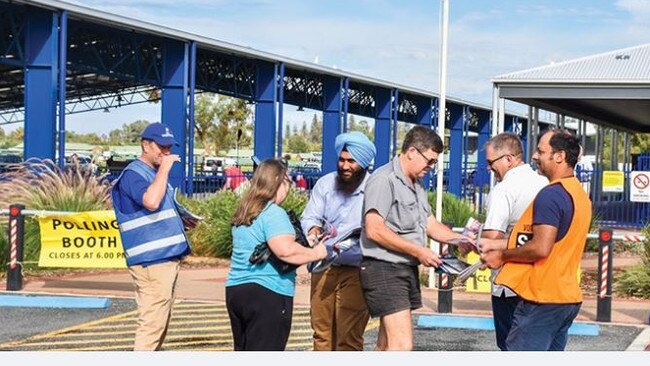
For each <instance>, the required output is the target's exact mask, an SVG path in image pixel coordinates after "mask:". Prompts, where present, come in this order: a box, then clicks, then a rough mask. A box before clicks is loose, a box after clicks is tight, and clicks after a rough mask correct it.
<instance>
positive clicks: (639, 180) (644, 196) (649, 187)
mask: <svg viewBox="0 0 650 366" xmlns="http://www.w3.org/2000/svg"><path fill="white" fill-rule="evenodd" d="M630 183H631V184H630V201H632V202H650V172H631V173H630Z"/></svg>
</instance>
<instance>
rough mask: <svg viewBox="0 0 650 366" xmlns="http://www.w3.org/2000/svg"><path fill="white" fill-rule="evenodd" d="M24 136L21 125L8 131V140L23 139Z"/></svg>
mask: <svg viewBox="0 0 650 366" xmlns="http://www.w3.org/2000/svg"><path fill="white" fill-rule="evenodd" d="M24 138H25V130H24V129H23V128H22V127H18V128H17V129H15V130H13V131H11V132H10V133H9V140H12V141H23V139H24Z"/></svg>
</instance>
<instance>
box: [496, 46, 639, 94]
mask: <svg viewBox="0 0 650 366" xmlns="http://www.w3.org/2000/svg"><path fill="white" fill-rule="evenodd" d="M492 81H493V82H494V83H496V84H499V83H500V82H505V83H507V82H519V81H521V82H526V81H536V82H549V83H555V82H557V83H563V82H572V83H598V84H617V83H620V84H630V83H633V84H650V43H649V44H644V45H640V46H635V47H630V48H624V49H620V50H616V51H610V52H606V53H601V54H598V55H593V56H588V57H583V58H579V59H575V60H569V61H564V62H560V63H553V64H550V65H545V66H540V67H535V68H532V69H528V70H523V71H517V72H513V73H509V74H504V75H499V76H496V77H494V78H493V79H492Z"/></svg>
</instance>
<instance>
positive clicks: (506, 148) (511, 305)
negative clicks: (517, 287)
mask: <svg viewBox="0 0 650 366" xmlns="http://www.w3.org/2000/svg"><path fill="white" fill-rule="evenodd" d="M485 157H486V160H487V165H488V168H489V169H490V170H491V171H492V173H493V174H494V178H495V180H496V181H497V182H498V184H496V185H495V186H494V187H493V188H492V189H491V190H490V194H489V195H488V199H487V217H486V219H485V224H484V225H483V234H482V237H483V238H489V239H505V238H507V237H508V235H509V234H510V230H511V229H512V227H513V226H514V224H515V223H516V222H517V220H519V217H520V216H521V215H522V213H523V212H524V211H525V210H526V208H527V207H528V205H530V203H531V202H532V201H533V199H534V198H535V196H536V195H537V193H538V192H539V191H540V190H541V189H542V188H543V187H544V186H546V185H547V184H548V179H547V178H546V177H544V176H542V175H539V174H538V173H537V172H536V171H534V170H533V169H531V167H530V165H528V164H526V163H525V162H524V160H523V146H522V143H521V140H520V139H519V137H518V136H517V135H515V134H513V133H509V132H504V133H500V134H498V135H496V136H494V137H492V138H491V139H490V140H489V141H488V142H487V143H486V144H485ZM503 243H504V246H503V247H501V248H497V247H492V246H491V245H492V242H490V243H485V244H483V245H482V246H481V249H482V250H483V251H488V250H494V249H505V248H506V247H505V243H506V241H503ZM497 273H498V270H494V271H493V272H492V277H491V280H492V312H493V314H494V329H495V332H496V340H497V346H498V347H499V348H500V349H501V350H504V351H505V350H506V349H505V341H506V337H507V336H508V332H509V330H510V327H511V325H512V315H513V313H514V310H515V308H516V306H517V304H518V303H519V301H520V298H519V297H518V296H517V294H515V293H514V292H513V291H511V290H510V289H509V288H507V287H504V286H499V285H496V284H494V277H496V274H497Z"/></svg>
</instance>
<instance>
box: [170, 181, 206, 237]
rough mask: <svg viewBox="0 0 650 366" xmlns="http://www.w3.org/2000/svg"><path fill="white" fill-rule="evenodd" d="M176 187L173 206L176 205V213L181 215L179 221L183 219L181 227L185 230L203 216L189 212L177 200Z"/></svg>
mask: <svg viewBox="0 0 650 366" xmlns="http://www.w3.org/2000/svg"><path fill="white" fill-rule="evenodd" d="M178 192H179V190H178V188H175V189H174V206H176V211H178V215H179V216H180V217H181V221H183V227H184V228H185V230H189V229H194V228H195V227H196V225H197V224H198V223H199V221H201V220H203V217H201V216H199V215H197V214H194V213H192V212H190V210H188V209H187V208H185V206H183V205H182V204H181V203H180V202H179V201H178Z"/></svg>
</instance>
